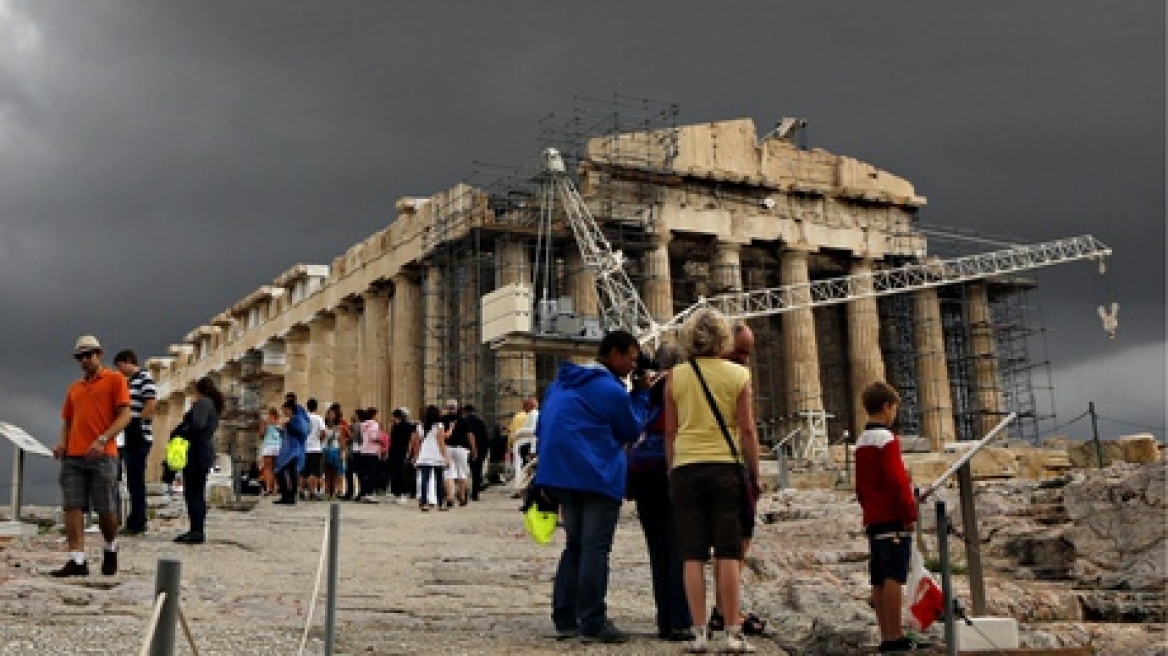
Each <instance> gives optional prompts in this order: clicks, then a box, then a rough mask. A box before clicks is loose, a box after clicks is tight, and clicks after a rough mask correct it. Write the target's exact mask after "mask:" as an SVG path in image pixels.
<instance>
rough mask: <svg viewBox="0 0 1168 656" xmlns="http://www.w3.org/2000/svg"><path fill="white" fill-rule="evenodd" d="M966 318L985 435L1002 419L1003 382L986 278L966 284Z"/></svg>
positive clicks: (980, 433)
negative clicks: (999, 374) (983, 280)
mask: <svg viewBox="0 0 1168 656" xmlns="http://www.w3.org/2000/svg"><path fill="white" fill-rule="evenodd" d="M966 290H967V293H968V302H967V303H966V305H965V312H966V322H967V324H968V325H969V350H970V351H971V354H972V355H973V386H974V397H975V398H976V399H977V411H978V422H977V424H978V434H977V437H979V438H980V437H983V436H984V435H985V434H986V433H988V432H990V431H991V430H992V429H993V427H994V426H996V425H997V424H998V422H999V421H1001V419H1002V385H1001V381H1000V380H999V378H998V340H997V337H996V336H995V335H994V325H993V317H992V315H991V314H990V302H989V296H988V294H987V291H986V285H985V283H984V282H974V283H970V284H969V285H968V287H967V288H966Z"/></svg>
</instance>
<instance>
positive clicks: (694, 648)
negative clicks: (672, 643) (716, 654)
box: [683, 626, 710, 654]
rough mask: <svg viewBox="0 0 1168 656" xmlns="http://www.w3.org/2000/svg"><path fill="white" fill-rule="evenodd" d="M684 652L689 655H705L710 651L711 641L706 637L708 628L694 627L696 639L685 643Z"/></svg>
mask: <svg viewBox="0 0 1168 656" xmlns="http://www.w3.org/2000/svg"><path fill="white" fill-rule="evenodd" d="M683 651H684V652H685V653H687V654H704V653H706V652H708V651H710V641H709V638H707V637H706V627H704V626H700V627H699V626H695V627H694V639H693V640H690V641H689V642H687V643H685V648H684V649H683Z"/></svg>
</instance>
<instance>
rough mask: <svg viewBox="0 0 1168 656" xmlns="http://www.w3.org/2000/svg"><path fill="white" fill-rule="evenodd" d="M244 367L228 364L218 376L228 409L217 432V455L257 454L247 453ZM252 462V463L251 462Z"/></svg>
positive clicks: (247, 423) (247, 425)
mask: <svg viewBox="0 0 1168 656" xmlns="http://www.w3.org/2000/svg"><path fill="white" fill-rule="evenodd" d="M242 369H243V367H242V366H241V365H240V364H239V362H228V363H227V364H225V365H224V366H223V369H221V370H220V371H219V374H218V378H219V380H218V386H219V391H221V392H222V393H223V397H224V401H225V402H226V406H227V407H226V408H224V412H223V415H224V416H223V421H221V422H220V424H219V430H217V431H216V432H215V453H228V454H231V455H233V456H238V457H241V458H243V457H247V456H248V455H253V456H254V454H255V452H254V451H253V452H249V451H247V450H246V449H247V447H248V446H249V445H250V442H249V441H248V433H249V432H251V431H249V430H248V429H249V428H250V426H249V423H250V422H249V421H248V418H247V417H246V416H244V415H242V414H241V408H240V401H241V400H242V396H243V384H242V382H241V381H240V376H241V374H242ZM249 462H250V461H249Z"/></svg>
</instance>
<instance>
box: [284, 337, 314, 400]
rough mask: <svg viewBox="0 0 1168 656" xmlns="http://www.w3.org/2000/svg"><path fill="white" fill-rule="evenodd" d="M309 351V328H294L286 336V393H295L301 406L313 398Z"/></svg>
mask: <svg viewBox="0 0 1168 656" xmlns="http://www.w3.org/2000/svg"><path fill="white" fill-rule="evenodd" d="M309 351H310V345H309V343H308V328H306V327H304V326H293V327H292V329H291V330H289V331H288V334H287V335H285V336H284V362H285V370H284V393H285V394H287V393H288V392H294V393H295V394H296V400H297V402H299V403H300V404H301V405H304V402H305V401H307V400H308V397H309V396H312V390H310V389H309V387H308V386H309V382H310V381H309V379H308V361H309V358H310V357H311V356H310V354H309Z"/></svg>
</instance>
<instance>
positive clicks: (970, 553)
mask: <svg viewBox="0 0 1168 656" xmlns="http://www.w3.org/2000/svg"><path fill="white" fill-rule="evenodd" d="M957 486H958V490H959V491H960V494H961V530H962V532H964V534H965V565H966V567H967V568H968V572H969V599H970V603H971V604H972V606H973V615H974V617H982V616H984V615H985V605H986V604H985V577H984V576H983V575H982V569H981V551H979V550H978V545H979V544H981V540H980V538H979V537H978V533H977V510H976V509H975V508H974V503H973V472H972V471H971V465H970V463H968V462H967V463H965V464H964V465H962V466H961V469H958V470H957Z"/></svg>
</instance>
